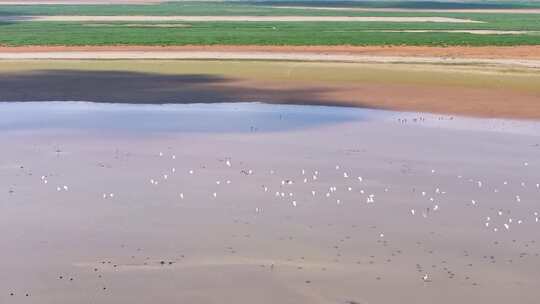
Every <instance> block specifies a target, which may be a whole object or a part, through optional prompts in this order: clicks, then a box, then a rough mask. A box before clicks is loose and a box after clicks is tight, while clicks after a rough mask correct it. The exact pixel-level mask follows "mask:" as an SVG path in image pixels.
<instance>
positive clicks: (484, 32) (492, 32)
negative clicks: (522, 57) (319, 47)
mask: <svg viewBox="0 0 540 304" xmlns="http://www.w3.org/2000/svg"><path fill="white" fill-rule="evenodd" d="M324 32H329V33H363V32H370V33H464V34H475V35H535V34H536V35H538V34H540V31H497V30H351V31H347V30H335V31H332V30H330V31H324Z"/></svg>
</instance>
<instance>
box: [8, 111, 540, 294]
mask: <svg viewBox="0 0 540 304" xmlns="http://www.w3.org/2000/svg"><path fill="white" fill-rule="evenodd" d="M252 126H255V127H256V128H258V130H257V131H256V132H255V131H254V130H252V129H251V127H252ZM65 130H68V131H69V132H64V131H65ZM537 130H538V123H537V122H528V121H506V120H491V119H473V118H464V117H453V116H446V115H431V114H418V113H398V112H388V111H377V110H366V109H352V108H331V107H304V106H276V105H264V104H215V105H188V106H186V105H166V106H156V105H151V106H150V105H148V106H147V105H142V106H141V105H136V106H135V105H133V106H131V105H114V104H89V103H28V104H23V103H13V104H0V147H2V149H0V231H2V232H3V233H2V234H1V237H0V241H1V249H2V250H1V251H0V269H1V270H2V271H0V282H1V283H2V284H0V285H1V286H0V303H2V304H3V303H16V304H19V303H24V304H28V303H39V304H44V303H45V304H49V303H50V304H64V303H65V304H71V303H81V302H84V303H87V302H88V303H94V302H96V303H111V304H112V303H115V304H116V303H126V304H127V303H130V304H134V303H136V304H138V303H141V304H143V303H149V302H152V303H239V304H242V303H269V304H270V303H271V304H274V303H291V304H292V303H294V304H298V303H306V304H308V303H309V304H314V303H320V304H327V303H336V304H350V303H420V304H424V303H425V304H432V303H441V304H455V303H492V304H503V303H526V304H537V303H538V301H537V300H538V299H537V291H538V289H539V288H540V282H538V277H539V276H540V273H539V269H540V238H539V235H540V234H539V231H540V217H539V215H540V205H539V203H538V202H539V198H540V175H539V173H538V172H540V158H539V157H538V155H539V153H540V132H537ZM71 131H74V132H71ZM104 134H107V135H109V136H103V135H104ZM133 135H136V136H133ZM226 161H230V162H229V163H227V162H226ZM358 177H362V178H361V179H360V178H358ZM287 181H290V182H291V183H289V182H287ZM229 182H230V183H229ZM479 182H480V183H479ZM64 186H65V188H64ZM518 198H519V199H518ZM473 201H474V203H473ZM413 210H414V212H413ZM486 223H488V225H487V226H486ZM505 225H507V226H505ZM162 261H163V263H162ZM169 262H170V264H169ZM425 274H428V275H429V277H430V280H429V282H424V281H423V279H422V277H423V276H424V275H425ZM389 290H391V291H392V292H388V291H389ZM11 294H13V295H11ZM27 294H28V296H27Z"/></svg>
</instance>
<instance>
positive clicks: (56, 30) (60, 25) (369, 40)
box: [0, 20, 540, 46]
mask: <svg viewBox="0 0 540 304" xmlns="http://www.w3.org/2000/svg"><path fill="white" fill-rule="evenodd" d="M515 22H516V23H515V24H514V23H513V22H508V23H505V22H504V21H503V22H499V23H497V24H495V25H493V24H446V23H420V24H419V23H397V24H396V23H379V22H351V23H344V22H335V23H334V22H260V23H259V22H193V23H189V24H186V23H178V27H175V26H174V25H173V24H174V23H170V22H168V23H166V24H167V25H166V26H165V25H164V26H163V27H160V26H158V25H159V23H155V22H154V23H142V22H137V24H136V25H133V23H106V25H107V26H103V23H79V22H16V23H4V24H0V44H1V45H10V46H22V45H71V46H76V45H188V44H194V45H213V44H223V45H344V44H347V45H474V46H481V45H540V35H529V34H512V35H501V34H489V35H477V34H470V33H441V32H426V33H410V32H380V31H378V30H459V29H460V30H470V29H494V30H518V31H538V30H540V24H539V22H536V23H534V22H531V23H529V24H527V25H525V24H522V23H523V21H519V20H515Z"/></svg>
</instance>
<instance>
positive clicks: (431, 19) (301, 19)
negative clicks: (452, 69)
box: [0, 16, 482, 23]
mask: <svg viewBox="0 0 540 304" xmlns="http://www.w3.org/2000/svg"><path fill="white" fill-rule="evenodd" d="M15 21H55V22H94V21H98V22H103V21H109V22H122V21H164V22H166V21H186V22H421V23H424V22H435V23H482V21H475V20H470V19H461V18H450V17H346V16H0V22H15Z"/></svg>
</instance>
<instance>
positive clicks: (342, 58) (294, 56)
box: [0, 51, 540, 68]
mask: <svg viewBox="0 0 540 304" xmlns="http://www.w3.org/2000/svg"><path fill="white" fill-rule="evenodd" d="M0 59H5V60H21V59H39V60H44V59H102V60H103V59H168V60H171V59H183V60H187V59H194V60H201V59H208V60H275V61H314V62H357V63H359V62H363V63H409V64H411V63H423V64H461V65H464V64H470V65H493V66H516V67H527V68H540V60H531V59H491V58H450V57H421V56H415V57H408V56H407V57H406V56H371V55H357V54H328V53H326V54H325V53H307V52H302V53H280V52H271V53H269V52H212V51H207V52H205V51H198V52H190V51H183V52H182V51H178V52H172V51H154V52H148V51H100V52H98V51H94V52H91V51H82V52H75V51H74V52H69V51H64V52H0Z"/></svg>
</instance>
